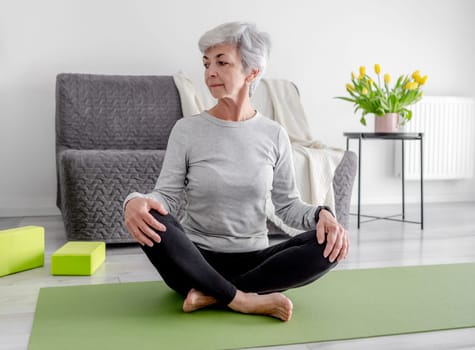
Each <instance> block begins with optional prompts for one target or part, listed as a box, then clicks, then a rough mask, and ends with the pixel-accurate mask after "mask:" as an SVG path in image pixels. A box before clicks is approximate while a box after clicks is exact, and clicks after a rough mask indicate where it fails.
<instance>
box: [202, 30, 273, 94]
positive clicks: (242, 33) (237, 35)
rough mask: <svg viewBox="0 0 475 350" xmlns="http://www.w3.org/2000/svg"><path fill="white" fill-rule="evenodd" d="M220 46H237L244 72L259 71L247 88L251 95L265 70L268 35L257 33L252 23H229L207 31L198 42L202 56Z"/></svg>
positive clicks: (268, 48) (268, 44)
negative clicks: (210, 49)
mask: <svg viewBox="0 0 475 350" xmlns="http://www.w3.org/2000/svg"><path fill="white" fill-rule="evenodd" d="M221 44H236V45H237V48H238V50H239V53H240V54H241V57H242V66H243V68H244V71H245V72H249V71H250V70H252V69H255V68H257V69H259V74H258V75H257V77H256V79H254V81H253V82H252V83H251V86H250V87H249V95H252V94H253V93H254V91H255V89H256V87H257V84H258V83H259V81H260V79H261V78H262V75H263V74H264V71H265V69H266V64H267V58H268V57H269V52H270V46H271V41H270V35H269V34H267V33H265V32H260V31H258V30H257V27H256V25H255V24H253V23H245V22H230V23H224V24H221V25H219V26H217V27H216V28H213V29H211V30H209V31H207V32H206V33H204V34H203V36H202V37H201V38H200V41H199V42H198V46H199V48H200V51H201V53H203V54H204V53H205V52H206V50H208V49H209V48H211V47H213V46H217V45H221Z"/></svg>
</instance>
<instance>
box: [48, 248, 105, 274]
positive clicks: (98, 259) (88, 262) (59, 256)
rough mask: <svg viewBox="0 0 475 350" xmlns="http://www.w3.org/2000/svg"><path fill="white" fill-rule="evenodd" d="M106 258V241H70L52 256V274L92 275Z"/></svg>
mask: <svg viewBox="0 0 475 350" xmlns="http://www.w3.org/2000/svg"><path fill="white" fill-rule="evenodd" d="M105 259H106V244H105V243H104V242H68V243H66V244H65V245H64V246H62V247H61V248H59V249H58V250H57V251H56V252H54V253H53V255H52V256H51V274H52V275H69V276H73V275H74V276H90V275H92V274H93V273H94V272H96V270H97V269H98V268H99V266H101V265H102V263H103V262H104V260H105Z"/></svg>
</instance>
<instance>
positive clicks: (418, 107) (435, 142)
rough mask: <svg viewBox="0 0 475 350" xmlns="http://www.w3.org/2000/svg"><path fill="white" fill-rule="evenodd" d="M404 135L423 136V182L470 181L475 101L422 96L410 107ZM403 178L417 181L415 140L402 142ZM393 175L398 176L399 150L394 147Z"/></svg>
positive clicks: (474, 158) (474, 146) (474, 148)
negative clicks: (403, 157) (421, 133)
mask: <svg viewBox="0 0 475 350" xmlns="http://www.w3.org/2000/svg"><path fill="white" fill-rule="evenodd" d="M411 110H412V111H413V115H412V119H411V121H409V122H408V123H407V124H406V126H405V127H404V131H406V132H423V133H424V148H423V152H424V153H423V156H424V169H423V171H424V180H446V179H463V178H471V177H472V176H473V171H474V163H475V100H474V99H472V98H465V97H432V96H427V97H423V98H422V100H421V101H420V102H418V103H416V104H415V105H413V106H412V107H411ZM404 147H405V162H404V166H405V176H406V179H419V178H420V148H419V141H406V142H405V144H404ZM395 149H396V157H395V164H396V174H397V175H399V176H400V175H401V158H400V157H401V147H400V145H399V142H398V143H397V145H396V148H395Z"/></svg>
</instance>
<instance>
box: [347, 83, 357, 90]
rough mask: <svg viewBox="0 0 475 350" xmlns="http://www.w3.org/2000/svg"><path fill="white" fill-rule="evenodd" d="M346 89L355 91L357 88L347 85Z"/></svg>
mask: <svg viewBox="0 0 475 350" xmlns="http://www.w3.org/2000/svg"><path fill="white" fill-rule="evenodd" d="M346 89H347V90H348V91H355V88H354V87H353V85H351V84H346Z"/></svg>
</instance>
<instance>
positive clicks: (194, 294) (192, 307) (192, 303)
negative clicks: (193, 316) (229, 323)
mask: <svg viewBox="0 0 475 350" xmlns="http://www.w3.org/2000/svg"><path fill="white" fill-rule="evenodd" d="M217 302H218V301H217V300H216V299H215V298H214V297H210V296H207V295H204V294H203V293H202V292H200V291H199V290H196V289H194V288H192V289H190V291H189V292H188V295H187V296H186V299H185V301H184V302H183V311H185V312H193V311H196V310H198V309H202V308H204V307H207V306H210V305H214V304H216V303H217Z"/></svg>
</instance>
